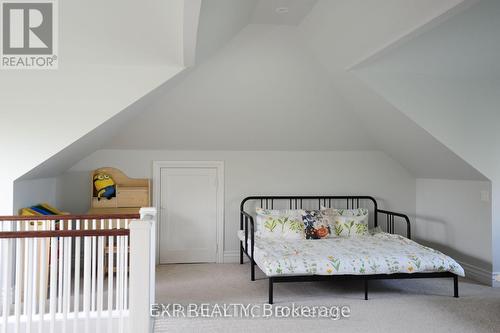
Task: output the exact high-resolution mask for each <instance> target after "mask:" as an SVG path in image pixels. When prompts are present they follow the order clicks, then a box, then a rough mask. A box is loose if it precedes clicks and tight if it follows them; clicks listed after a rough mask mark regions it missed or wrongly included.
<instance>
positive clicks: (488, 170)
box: [356, 0, 500, 280]
mask: <svg viewBox="0 0 500 333" xmlns="http://www.w3.org/2000/svg"><path fill="white" fill-rule="evenodd" d="M499 15H500V2H499V1H496V0H483V1H480V2H478V3H477V4H476V5H474V6H473V7H471V8H470V9H469V10H467V11H465V12H463V13H461V14H459V15H457V16H455V17H452V18H451V19H450V20H449V21H447V22H445V23H443V24H441V25H440V26H438V27H436V28H435V29H433V30H432V31H430V32H428V33H425V34H422V35H421V36H419V37H417V38H416V39H414V40H412V41H410V42H409V43H407V44H405V45H403V46H401V47H400V48H398V49H396V50H394V51H392V52H390V53H389V54H387V55H385V56H384V57H382V58H381V59H377V60H376V61H374V62H373V63H371V64H368V65H367V66H363V67H362V68H360V69H357V70H356V72H357V73H358V74H359V75H360V76H361V77H362V78H363V80H365V81H366V82H367V83H368V84H369V85H370V86H371V87H372V88H373V89H375V90H376V91H377V92H378V93H379V94H380V95H381V96H383V97H384V98H386V99H387V100H388V101H390V102H391V103H392V104H393V105H395V106H396V107H397V108H398V109H399V110H400V111H401V112H403V113H404V114H406V115H407V116H408V117H409V118H410V119H412V120H413V121H414V122H415V123H417V124H418V125H419V126H420V127H422V128H423V129H425V130H426V131H428V132H429V133H430V134H431V135H432V136H434V137H435V138H437V139H438V140H439V141H440V142H442V143H443V144H445V145H446V146H447V147H448V148H449V149H451V150H452V151H453V152H455V153H456V154H457V155H459V156H460V157H461V158H463V159H464V160H465V161H467V162H468V163H469V164H470V165H472V166H473V167H475V168H476V169H477V170H479V171H480V172H481V173H483V174H484V175H485V176H486V177H488V179H490V180H491V181H492V183H493V196H492V198H493V201H492V230H491V231H489V232H488V233H487V234H485V235H484V236H483V240H484V242H490V241H492V253H493V271H494V272H498V273H496V274H499V275H498V279H499V280H500V212H499V207H500V195H499V194H498V188H499V187H500V112H499V111H498V109H499V105H500V94H499V93H498V91H500V67H499V65H498V64H499V62H498V58H499V57H500V34H499V31H500V20H498V17H499ZM486 238H492V240H487V239H486Z"/></svg>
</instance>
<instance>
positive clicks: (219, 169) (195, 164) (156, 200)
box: [153, 161, 225, 265]
mask: <svg viewBox="0 0 500 333" xmlns="http://www.w3.org/2000/svg"><path fill="white" fill-rule="evenodd" d="M162 168H215V169H216V173H217V194H216V196H217V199H216V201H217V203H216V204H217V207H216V212H217V214H216V220H217V221H216V235H217V244H216V260H217V261H216V263H218V264H220V263H223V262H224V189H225V187H224V161H153V204H154V206H155V207H156V210H157V212H158V219H157V221H158V222H157V223H156V231H155V232H156V264H157V265H159V264H160V233H161V221H162V220H161V219H162V217H161V214H162V209H161V202H160V198H161V169H162Z"/></svg>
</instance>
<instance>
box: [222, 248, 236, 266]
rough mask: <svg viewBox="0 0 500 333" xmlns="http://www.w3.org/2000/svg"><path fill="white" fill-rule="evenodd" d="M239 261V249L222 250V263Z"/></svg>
mask: <svg viewBox="0 0 500 333" xmlns="http://www.w3.org/2000/svg"><path fill="white" fill-rule="evenodd" d="M239 262H240V251H224V263H225V264H235V263H239Z"/></svg>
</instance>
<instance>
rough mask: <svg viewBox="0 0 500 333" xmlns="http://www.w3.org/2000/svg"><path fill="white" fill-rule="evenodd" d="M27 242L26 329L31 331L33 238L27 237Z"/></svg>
mask: <svg viewBox="0 0 500 333" xmlns="http://www.w3.org/2000/svg"><path fill="white" fill-rule="evenodd" d="M26 242H27V243H28V249H27V252H28V260H27V270H26V273H27V274H26V280H27V282H26V285H27V290H25V291H24V292H25V293H26V297H25V300H26V302H27V304H26V331H27V332H31V324H32V322H33V312H32V310H33V307H32V305H31V302H32V301H33V284H32V283H31V279H33V278H34V277H33V238H27V239H26Z"/></svg>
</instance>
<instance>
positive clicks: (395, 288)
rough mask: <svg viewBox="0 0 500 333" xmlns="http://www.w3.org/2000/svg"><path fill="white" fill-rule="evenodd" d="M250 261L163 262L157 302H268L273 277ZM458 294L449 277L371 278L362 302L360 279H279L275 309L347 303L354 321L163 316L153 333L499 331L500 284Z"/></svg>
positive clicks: (466, 286) (465, 284)
mask: <svg viewBox="0 0 500 333" xmlns="http://www.w3.org/2000/svg"><path fill="white" fill-rule="evenodd" d="M249 270H250V266H249V265H248V264H245V265H238V264H184V265H165V266H160V267H159V269H158V271H157V276H156V279H157V285H156V293H157V300H158V302H160V303H164V304H169V303H170V304H172V303H180V304H188V303H196V304H200V303H210V304H214V303H218V304H220V305H222V304H224V303H226V304H228V303H233V304H234V303H244V304H247V303H252V304H259V305H260V304H263V303H266V301H267V286H268V281H267V279H265V277H264V274H263V273H262V272H260V271H259V270H258V269H257V279H258V280H257V281H255V282H251V281H250V274H249ZM459 288H460V298H458V299H456V298H453V297H452V295H453V283H452V280H451V279H418V280H417V279H416V280H392V281H372V282H370V293H369V297H370V299H369V300H368V301H365V300H364V299H363V297H364V294H363V285H362V282H360V281H343V282H335V283H332V282H314V283H286V284H276V285H275V288H274V299H275V306H280V305H291V304H292V303H295V304H297V305H301V306H306V305H325V306H342V305H348V306H349V307H350V309H351V316H350V318H343V319H340V320H331V319H327V318H321V319H310V318H299V319H293V318H287V319H283V318H258V319H255V318H254V319H242V318H219V319H208V318H195V319H193V318H189V319H188V318H159V319H157V320H156V321H155V332H287V333H290V332H302V333H303V332H324V331H327V330H329V331H337V332H467V333H469V332H500V288H491V287H487V286H484V285H480V284H477V283H475V282H472V281H469V280H461V281H460V283H459Z"/></svg>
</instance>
